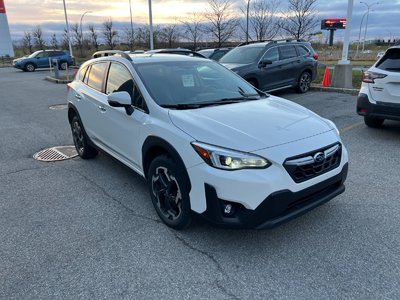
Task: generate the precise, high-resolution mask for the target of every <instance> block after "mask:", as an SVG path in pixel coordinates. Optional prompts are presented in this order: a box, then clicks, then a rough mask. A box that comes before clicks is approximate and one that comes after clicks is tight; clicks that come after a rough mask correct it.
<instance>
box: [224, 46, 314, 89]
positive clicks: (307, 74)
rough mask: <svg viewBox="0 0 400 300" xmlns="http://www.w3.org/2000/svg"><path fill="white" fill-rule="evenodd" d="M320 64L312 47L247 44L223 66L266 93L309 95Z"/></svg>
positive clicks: (236, 50) (234, 52) (229, 53)
mask: <svg viewBox="0 0 400 300" xmlns="http://www.w3.org/2000/svg"><path fill="white" fill-rule="evenodd" d="M317 60H318V54H317V53H316V52H315V51H314V49H313V48H312V47H311V44H310V43H308V42H304V41H300V40H299V41H298V40H296V41H293V40H283V41H267V42H260V43H258V42H257V43H249V44H243V45H241V46H238V47H236V48H234V49H232V50H231V51H229V52H228V53H227V54H226V55H224V56H223V57H222V58H221V59H220V60H219V62H220V63H221V64H222V65H224V66H225V67H227V68H228V69H231V70H232V71H234V72H236V73H237V74H239V75H240V76H242V77H243V78H244V79H246V80H247V81H248V82H249V83H251V84H252V85H253V86H255V87H256V88H259V89H261V90H263V91H274V90H279V89H284V88H290V87H295V88H297V90H298V92H300V93H305V92H307V91H308V90H309V89H310V84H311V81H312V80H314V79H315V78H316V76H317V65H318V61H317Z"/></svg>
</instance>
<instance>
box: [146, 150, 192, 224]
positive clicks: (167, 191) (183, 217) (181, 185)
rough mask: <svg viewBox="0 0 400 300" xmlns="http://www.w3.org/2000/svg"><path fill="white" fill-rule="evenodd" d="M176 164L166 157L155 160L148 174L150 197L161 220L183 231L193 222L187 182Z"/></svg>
mask: <svg viewBox="0 0 400 300" xmlns="http://www.w3.org/2000/svg"><path fill="white" fill-rule="evenodd" d="M178 170H179V169H178V167H177V165H176V164H175V162H174V161H173V160H172V159H171V158H169V157H167V156H165V155H162V156H159V157H157V158H155V159H154V160H153V162H152V163H151V165H150V168H149V173H148V177H147V180H148V184H149V189H150V196H151V199H152V202H153V205H154V208H155V209H156V211H157V214H158V215H159V217H160V218H161V220H162V221H163V222H164V223H165V224H166V225H168V226H169V227H172V228H175V229H182V228H185V227H187V226H188V225H189V223H190V221H191V210H190V200H189V192H188V190H187V188H188V186H187V180H188V178H185V177H186V176H185V175H184V174H183V172H180V171H178Z"/></svg>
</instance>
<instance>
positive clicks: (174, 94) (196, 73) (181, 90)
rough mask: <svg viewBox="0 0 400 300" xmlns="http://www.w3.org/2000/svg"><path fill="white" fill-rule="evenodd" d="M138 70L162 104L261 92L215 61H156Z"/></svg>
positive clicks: (196, 101) (142, 65) (140, 66)
mask: <svg viewBox="0 0 400 300" xmlns="http://www.w3.org/2000/svg"><path fill="white" fill-rule="evenodd" d="M135 69H136V71H137V72H138V74H139V76H140V78H141V79H142V82H143V83H144V85H145V86H146V88H147V90H148V91H149V93H150V95H151V96H152V98H153V99H154V100H155V101H156V102H157V103H158V104H159V105H176V104H196V103H201V102H207V101H216V100H220V99H226V98H238V97H243V96H244V95H253V96H254V95H258V93H257V91H256V90H255V89H254V88H253V87H252V86H251V85H250V84H249V83H247V82H246V81H245V80H243V79H241V78H240V77H238V76H236V75H235V74H233V73H232V72H231V71H229V70H227V69H226V68H225V67H223V66H221V65H220V64H218V63H216V62H212V61H171V62H154V63H146V64H137V65H136V66H135Z"/></svg>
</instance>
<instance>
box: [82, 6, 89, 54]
mask: <svg viewBox="0 0 400 300" xmlns="http://www.w3.org/2000/svg"><path fill="white" fill-rule="evenodd" d="M89 13H91V11H85V12H84V13H83V15H82V16H81V22H80V28H81V56H82V55H83V53H82V49H83V29H82V20H83V17H84V16H85V15H86V14H89Z"/></svg>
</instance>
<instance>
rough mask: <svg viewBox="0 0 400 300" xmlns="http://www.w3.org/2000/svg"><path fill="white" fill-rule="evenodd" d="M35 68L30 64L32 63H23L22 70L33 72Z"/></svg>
mask: <svg viewBox="0 0 400 300" xmlns="http://www.w3.org/2000/svg"><path fill="white" fill-rule="evenodd" d="M35 69H36V67H35V65H34V64H32V63H27V64H26V65H25V68H24V70H25V71H27V72H34V71H35Z"/></svg>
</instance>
